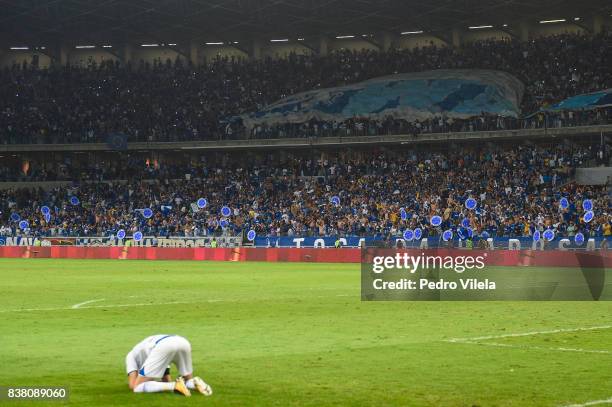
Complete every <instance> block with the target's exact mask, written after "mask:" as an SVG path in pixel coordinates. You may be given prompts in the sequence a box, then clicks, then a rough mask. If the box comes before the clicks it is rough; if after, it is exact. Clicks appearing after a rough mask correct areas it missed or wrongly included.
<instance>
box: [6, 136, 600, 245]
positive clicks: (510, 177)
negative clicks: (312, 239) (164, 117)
mask: <svg viewBox="0 0 612 407" xmlns="http://www.w3.org/2000/svg"><path fill="white" fill-rule="evenodd" d="M609 154H610V151H609V149H608V148H607V147H606V146H605V145H603V146H602V145H600V144H599V143H594V144H587V145H584V144H583V145H581V144H577V143H572V142H569V141H567V142H565V143H560V144H558V145H551V144H533V143H524V144H522V145H519V146H516V145H515V144H514V143H505V144H499V145H491V144H489V145H485V146H479V145H476V144H473V143H466V144H463V145H461V146H458V145H455V146H453V147H452V148H449V149H447V150H445V151H443V150H440V149H439V147H438V149H436V147H435V146H427V147H422V148H420V149H411V148H408V147H404V146H402V147H401V148H395V149H393V150H389V149H381V150H379V151H378V152H377V151H375V150H374V151H372V149H368V150H363V149H362V150H354V151H352V152H341V151H338V150H330V151H324V152H321V153H319V154H318V155H317V154H313V153H309V152H296V153H293V154H290V153H287V154H283V156H282V157H281V155H278V154H271V153H269V154H259V155H254V154H251V155H250V156H249V158H248V159H246V160H245V156H244V154H227V155H221V156H220V155H219V154H210V155H208V156H206V155H193V156H191V157H189V156H181V157H182V159H183V161H180V159H179V158H177V159H176V160H175V162H169V161H170V157H171V154H168V156H166V157H160V158H159V160H154V161H150V160H146V161H145V160H144V159H140V160H138V159H137V158H136V157H131V158H129V159H126V160H125V161H122V160H121V159H119V160H117V159H114V160H111V161H103V162H99V163H89V165H88V164H87V163H86V162H83V161H81V164H79V163H76V162H75V163H72V162H66V161H56V162H47V163H44V162H43V163H36V164H35V163H32V164H28V165H31V168H30V174H31V178H28V179H29V180H31V181H34V180H40V181H45V180H66V181H73V182H77V181H78V183H73V182H63V183H62V182H59V184H58V186H55V187H46V188H33V189H29V188H24V187H27V185H28V183H21V184H19V183H18V184H12V185H13V188H10V189H5V190H2V191H0V198H1V199H0V211H1V212H2V221H3V222H2V226H1V227H0V235H4V236H20V235H23V236H30V235H31V236H114V235H115V234H116V233H117V232H118V231H119V230H126V231H128V234H130V233H133V232H136V231H140V232H142V233H143V234H144V235H146V236H236V235H241V234H243V233H246V232H247V231H248V230H251V229H253V230H255V232H256V233H257V235H258V236H270V237H279V236H289V237H293V236H343V237H345V236H376V239H377V240H390V239H392V238H394V237H400V236H402V235H403V233H404V231H405V230H406V229H411V230H413V229H416V228H420V229H422V230H423V235H424V237H427V236H437V235H440V234H441V233H442V231H444V230H452V231H453V232H454V234H455V236H459V235H461V234H462V233H463V234H465V237H467V228H468V226H469V229H471V230H472V231H473V233H474V236H473V237H474V238H475V239H478V238H482V237H502V236H503V237H517V236H532V235H533V233H534V232H535V231H536V230H539V231H540V232H542V233H543V232H544V231H545V230H546V229H552V230H553V231H554V232H555V234H556V235H557V236H559V237H561V236H563V237H567V236H570V237H573V236H574V235H576V234H577V233H579V232H582V233H583V234H585V235H586V236H587V237H588V236H593V237H595V236H597V237H602V236H611V235H612V231H611V228H610V225H611V223H610V222H611V221H612V212H611V211H610V201H609V195H608V192H607V185H606V182H605V180H604V182H603V183H600V185H579V184H577V183H576V178H575V172H576V169H577V168H578V167H585V166H588V165H592V166H594V165H597V164H601V163H607V162H608V161H609ZM185 159H187V160H188V161H189V162H190V163H185V161H184V160H185ZM198 160H200V162H199V163H198ZM80 165H83V167H81V166H80ZM22 175H23V174H22ZM4 176H5V177H6V178H9V179H10V178H13V179H16V180H25V178H23V177H21V178H20V177H19V174H16V173H7V174H4ZM42 184H44V182H43V183H42ZM9 185H10V184H9ZM34 185H37V186H40V185H41V183H40V182H38V183H34ZM73 197H77V198H78V203H77V204H74V203H72V202H71V198H73ZM334 197H337V198H338V201H334V199H335V198H334ZM469 197H472V198H474V199H476V200H477V201H478V209H476V210H475V211H474V210H470V209H469V208H466V207H465V205H464V203H465V201H466V199H468V198H469ZM199 198H205V199H207V203H208V205H207V206H206V207H205V208H200V207H198V206H197V205H196V203H197V201H198V199H199ZM333 198H334V199H333ZM562 198H566V199H567V200H568V202H569V203H570V204H569V206H567V207H562V206H560V201H561V199H562ZM585 200H591V201H592V203H593V207H594V208H593V210H594V214H595V219H593V220H592V221H591V220H587V221H585V220H584V218H583V216H584V210H583V208H582V202H583V201H585ZM43 206H46V207H48V208H49V210H50V216H49V219H46V215H45V210H41V208H42V207H43ZM224 206H227V207H229V208H230V209H231V212H230V213H229V214H222V211H221V209H222V207H224ZM145 208H151V209H152V211H153V215H152V217H150V218H148V217H145V216H143V212H142V210H143V209H145ZM434 215H439V216H441V217H442V224H441V225H436V226H432V225H431V224H430V218H431V217H432V216H434ZM465 219H467V220H468V222H469V225H468V226H465V224H464V222H465ZM24 220H25V221H27V225H26V227H23V228H22V227H20V225H22V226H23V224H21V222H22V221H24ZM224 222H225V223H224ZM470 233H471V232H470Z"/></svg>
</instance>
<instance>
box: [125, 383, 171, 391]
mask: <svg viewBox="0 0 612 407" xmlns="http://www.w3.org/2000/svg"><path fill="white" fill-rule="evenodd" d="M160 391H174V382H143V383H140V384H139V385H138V386H136V387H135V388H134V393H159V392H160Z"/></svg>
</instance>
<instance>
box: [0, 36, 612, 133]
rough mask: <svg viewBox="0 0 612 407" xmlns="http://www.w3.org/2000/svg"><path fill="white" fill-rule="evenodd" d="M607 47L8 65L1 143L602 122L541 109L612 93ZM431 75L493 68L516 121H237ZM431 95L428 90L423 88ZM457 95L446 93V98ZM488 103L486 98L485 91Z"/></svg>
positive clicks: (510, 44) (568, 42) (494, 44)
mask: <svg viewBox="0 0 612 407" xmlns="http://www.w3.org/2000/svg"><path fill="white" fill-rule="evenodd" d="M610 41H611V40H610V34H609V33H608V32H606V31H604V32H602V33H601V34H597V35H594V36H593V35H583V34H559V35H553V36H547V37H539V38H536V39H533V40H531V41H527V42H521V41H519V40H516V39H512V40H481V41H476V42H471V43H467V44H464V45H463V46H462V47H461V48H458V49H456V48H452V47H439V46H435V45H430V46H424V47H417V48H414V49H406V50H393V49H391V50H388V51H372V50H362V51H356V50H343V49H341V50H337V51H334V52H331V53H330V54H329V55H327V56H316V55H312V56H306V55H297V54H291V55H289V56H288V58H281V59H272V58H265V59H263V60H248V59H240V58H230V57H219V58H215V59H212V60H209V61H205V63H204V64H202V65H201V66H193V65H191V64H189V63H186V62H184V61H183V60H182V59H177V60H176V61H173V60H167V61H159V62H155V63H153V64H149V63H148V62H147V63H145V62H143V61H140V63H139V62H137V61H134V62H133V63H131V64H128V65H121V64H120V63H119V62H115V61H108V62H102V63H100V64H96V63H95V62H93V63H91V64H90V66H86V67H82V66H81V67H77V66H73V67H52V68H49V69H38V68H37V66H35V65H31V64H23V65H14V66H12V67H11V68H5V69H4V70H3V71H2V72H1V73H0V81H1V82H2V84H3V85H2V87H0V99H1V100H2V106H1V109H0V144H16V143H17V144H22V143H38V144H45V143H92V142H106V141H108V140H109V137H110V136H111V135H113V134H117V133H119V134H125V135H126V136H127V141H129V142H132V141H151V142H162V141H186V140H219V139H244V138H283V137H325V136H347V135H356V136H360V135H385V134H414V135H418V134H423V133H440V132H449V131H454V132H461V131H478V130H503V129H521V128H544V127H563V126H579V125H587V124H609V123H611V120H612V112H611V110H610V107H609V103H602V104H601V107H597V108H594V107H593V106H589V107H588V108H585V107H587V106H585V105H583V106H580V105H574V106H572V107H571V108H569V109H564V110H556V111H546V107H547V106H549V105H551V104H554V103H557V102H560V101H562V100H564V99H566V98H569V97H572V96H575V95H579V94H586V93H589V92H593V91H600V90H606V89H609V88H612V70H610V66H611V65H612V55H611V54H612V51H611V49H612V48H611V47H610ZM439 69H446V70H459V69H461V70H466V69H471V70H474V69H489V70H497V71H503V72H507V73H509V74H512V75H514V76H515V77H516V78H517V79H518V81H520V83H521V84H522V85H521V87H522V88H523V89H524V96H523V97H522V98H519V100H518V103H519V104H520V109H519V111H518V112H517V113H518V114H515V115H509V114H503V113H501V114H497V113H495V111H493V113H489V112H487V106H486V103H485V104H483V105H482V111H473V112H472V113H471V116H470V115H467V114H466V112H462V113H463V114H462V115H461V117H455V116H457V115H453V114H452V113H453V112H452V108H449V107H448V105H449V103H448V100H446V102H447V103H439V104H437V113H436V112H433V113H432V114H430V115H427V116H425V117H420V118H416V119H415V118H412V119H411V118H410V117H401V116H399V117H398V114H396V112H390V114H389V115H387V116H385V115H384V114H383V115H382V116H383V117H381V114H379V115H378V116H377V118H376V119H373V118H372V117H371V116H372V114H371V112H368V113H370V114H368V115H365V114H360V113H363V110H361V111H360V110H356V111H354V112H355V113H354V114H353V117H343V118H336V119H333V118H329V117H327V118H325V119H322V118H321V117H318V118H317V117H310V118H309V119H308V120H304V121H303V122H299V121H298V122H296V121H295V120H293V121H292V123H287V122H285V123H282V122H278V121H276V122H274V123H266V122H263V123H255V124H252V125H249V126H245V125H244V124H243V120H242V118H243V117H244V115H245V114H249V113H253V114H256V115H257V113H256V112H258V111H259V110H260V109H263V108H264V107H265V106H266V105H268V104H271V103H274V102H276V101H278V100H282V99H283V98H287V97H288V96H291V95H294V94H296V93H299V92H303V91H309V90H315V89H324V88H330V87H334V86H342V85H347V84H355V83H359V82H361V81H364V80H367V79H372V78H377V77H381V76H385V75H392V74H401V73H411V72H424V71H430V70H439ZM152 84H155V85H156V86H151V85H152ZM455 86H456V83H455ZM470 86H471V87H470ZM465 93H466V94H465V95H461V96H460V97H466V98H474V97H475V95H474V94H472V93H473V84H472V85H468V88H467V89H466V92H465ZM521 93H523V90H522V89H521ZM433 94H435V91H433V90H432V91H430V92H428V95H433ZM370 97H373V95H370ZM457 97H458V96H457V95H451V99H452V98H455V99H456V98H457ZM486 97H487V98H491V97H493V96H492V95H491V94H490V93H488V94H487V95H486ZM608 97H609V96H608ZM418 103H423V102H422V101H418ZM451 103H457V101H456V100H454V101H453V102H451ZM460 107H461V106H459V107H458V109H459V108H460ZM293 108H295V106H293ZM459 110H460V109H459ZM241 115H242V116H241Z"/></svg>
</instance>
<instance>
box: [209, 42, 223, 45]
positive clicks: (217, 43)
mask: <svg viewBox="0 0 612 407" xmlns="http://www.w3.org/2000/svg"><path fill="white" fill-rule="evenodd" d="M205 44H206V45H223V42H207V43H205Z"/></svg>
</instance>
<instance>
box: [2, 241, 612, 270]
mask: <svg viewBox="0 0 612 407" xmlns="http://www.w3.org/2000/svg"><path fill="white" fill-rule="evenodd" d="M405 252H406V253H407V254H408V255H410V256H415V257H418V256H421V255H425V256H441V257H443V258H444V257H447V256H451V257H453V258H456V257H458V256H467V255H469V256H472V257H478V256H482V257H483V258H484V259H485V260H484V264H485V266H533V267H606V268H608V267H612V253H611V252H610V251H608V250H600V251H596V252H595V251H547V252H546V251H545V252H542V251H537V252H536V251H532V250H496V251H490V250H459V249H428V250H405ZM361 254H362V253H361V250H360V249H354V248H345V249H308V248H303V249H295V248H269V249H268V248H266V249H264V248H245V247H242V248H216V249H212V248H157V247H119V246H117V247H75V246H51V247H35V246H4V247H0V258H24V259H34V258H52V259H119V260H211V261H265V262H306V263H308V262H311V263H360V262H361Z"/></svg>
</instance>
